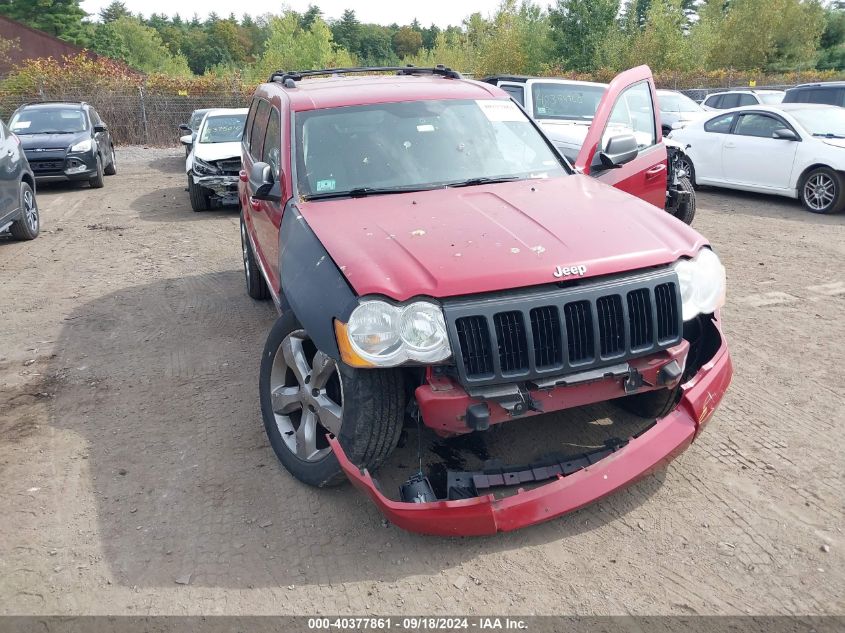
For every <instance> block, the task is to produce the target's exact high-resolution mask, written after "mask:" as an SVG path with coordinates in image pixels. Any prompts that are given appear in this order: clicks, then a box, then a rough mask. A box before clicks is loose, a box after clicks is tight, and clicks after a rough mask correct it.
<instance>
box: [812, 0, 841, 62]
mask: <svg viewBox="0 0 845 633" xmlns="http://www.w3.org/2000/svg"><path fill="white" fill-rule="evenodd" d="M824 17H825V26H824V31H823V32H822V36H821V39H820V40H819V49H820V50H819V61H818V64H817V67H818V68H824V69H830V70H843V69H845V10H843V9H842V8H840V7H837V6H832V7H828V9H827V10H826V11H825V16H824Z"/></svg>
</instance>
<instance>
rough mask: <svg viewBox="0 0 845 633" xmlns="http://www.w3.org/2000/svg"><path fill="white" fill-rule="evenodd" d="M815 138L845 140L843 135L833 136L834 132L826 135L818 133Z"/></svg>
mask: <svg viewBox="0 0 845 633" xmlns="http://www.w3.org/2000/svg"><path fill="white" fill-rule="evenodd" d="M813 136H818V137H821V138H845V136H843V135H842V134H833V133H832V132H825V133H824V134H822V133H821V132H818V133H816V134H813Z"/></svg>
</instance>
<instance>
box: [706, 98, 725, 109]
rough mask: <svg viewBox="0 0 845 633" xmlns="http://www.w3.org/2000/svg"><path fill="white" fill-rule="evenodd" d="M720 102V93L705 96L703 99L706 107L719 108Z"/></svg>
mask: <svg viewBox="0 0 845 633" xmlns="http://www.w3.org/2000/svg"><path fill="white" fill-rule="evenodd" d="M721 103H722V95H714V96H712V97H707V98H706V99H705V100H704V105H706V106H707V107H708V108H717V109H719V108H721Z"/></svg>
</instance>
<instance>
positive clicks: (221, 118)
mask: <svg viewBox="0 0 845 633" xmlns="http://www.w3.org/2000/svg"><path fill="white" fill-rule="evenodd" d="M245 121H246V113H244V114H221V115H216V116H210V117H208V118H206V120H205V125H204V126H203V129H202V133H201V134H200V143H232V142H236V141H240V140H241V137H242V136H243V133H244V122H245Z"/></svg>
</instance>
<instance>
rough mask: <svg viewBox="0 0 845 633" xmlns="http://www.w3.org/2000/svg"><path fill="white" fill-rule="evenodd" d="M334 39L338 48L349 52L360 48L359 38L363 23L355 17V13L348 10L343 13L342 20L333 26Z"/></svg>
mask: <svg viewBox="0 0 845 633" xmlns="http://www.w3.org/2000/svg"><path fill="white" fill-rule="evenodd" d="M331 31H332V37H333V38H334V41H335V43H336V44H337V45H338V46H341V47H343V48H345V49H346V50H348V51H354V50H355V49H356V48H358V38H359V37H360V32H361V23H360V22H358V18H356V17H355V11H353V10H352V9H347V10H346V11H344V12H343V15H342V16H341V17H340V20H338V21H337V22H335V23H334V24H332V26H331Z"/></svg>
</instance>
